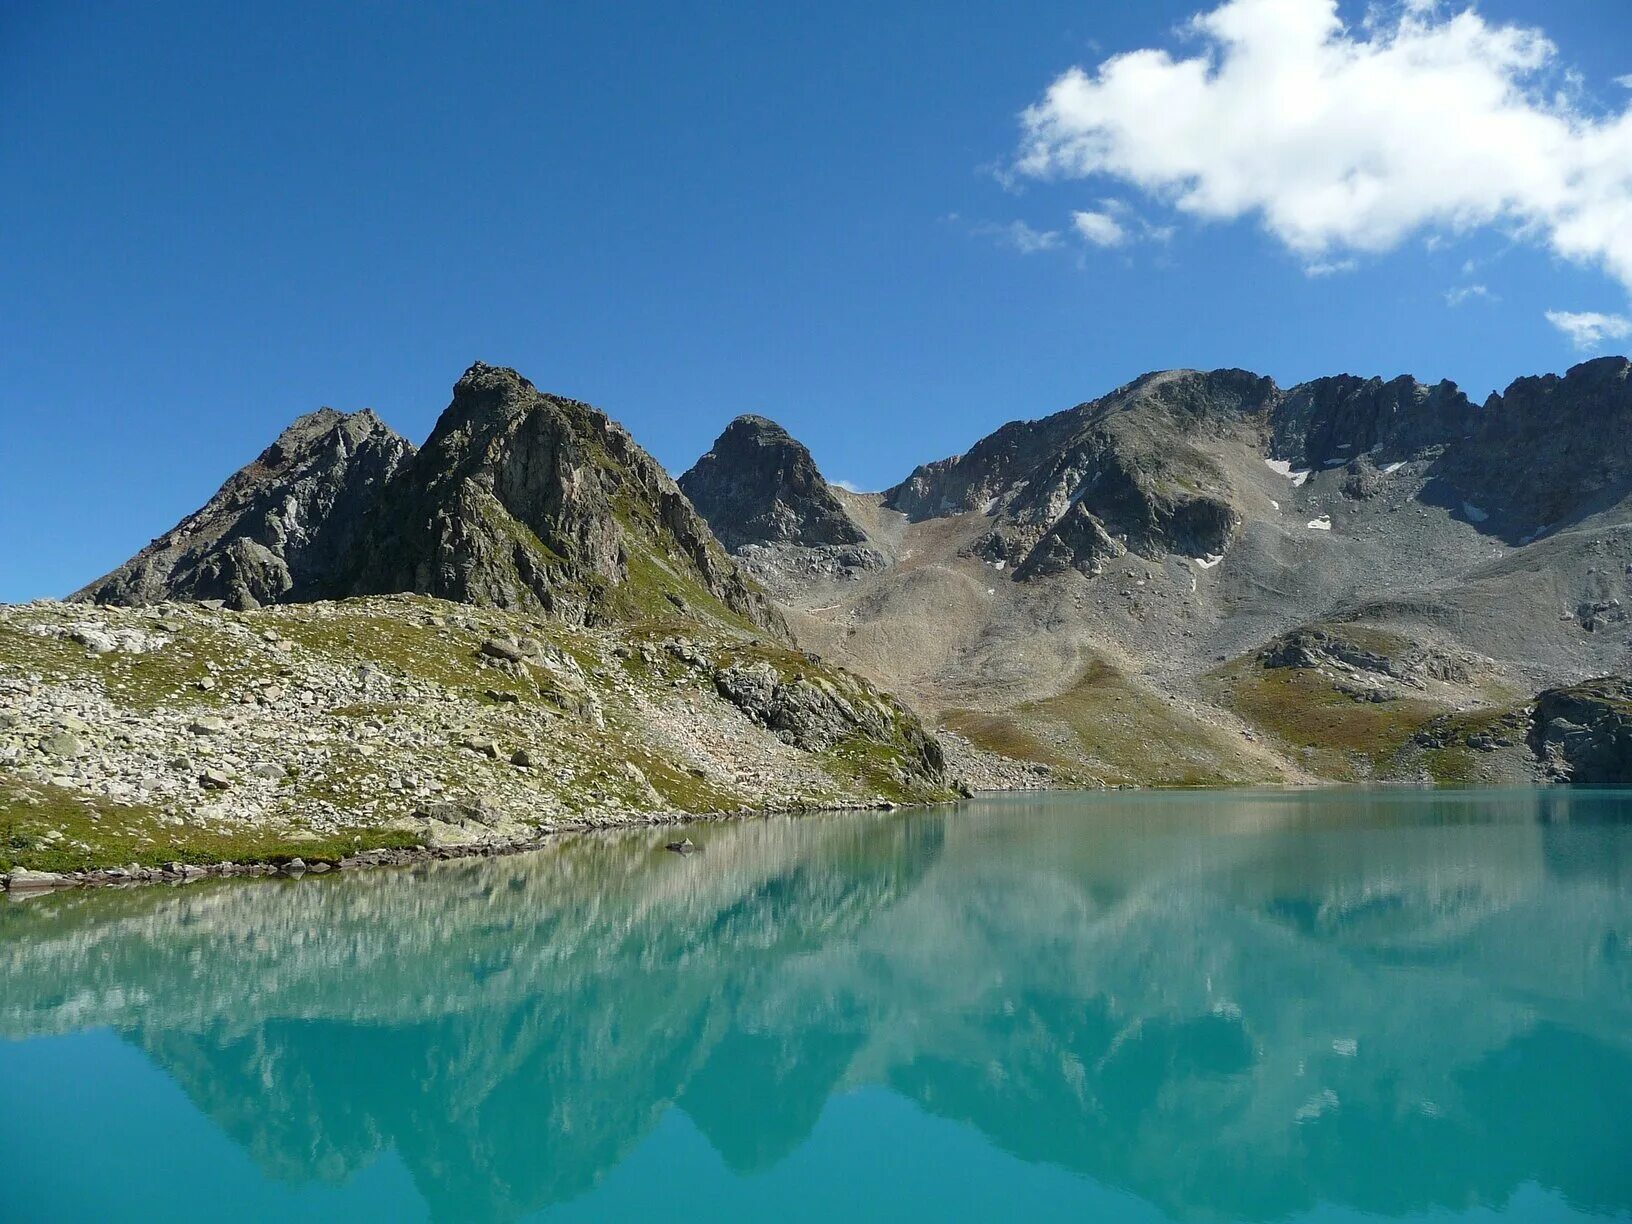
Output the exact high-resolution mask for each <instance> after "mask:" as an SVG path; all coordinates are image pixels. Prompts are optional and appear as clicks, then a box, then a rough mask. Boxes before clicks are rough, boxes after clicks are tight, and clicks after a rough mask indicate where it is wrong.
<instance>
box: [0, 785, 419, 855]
mask: <svg viewBox="0 0 1632 1224" xmlns="http://www.w3.org/2000/svg"><path fill="white" fill-rule="evenodd" d="M419 840H420V838H419V837H418V835H417V834H416V833H415V832H413V831H411V830H406V829H402V828H395V827H390V826H382V825H375V824H356V825H352V826H348V827H346V828H343V829H339V830H328V831H325V832H321V833H320V832H316V831H313V830H311V829H309V828H306V827H303V826H302V825H300V824H299V823H298V822H291V823H287V824H277V825H273V826H266V827H257V828H253V829H244V828H231V827H222V826H219V825H215V824H210V823H206V822H198V821H187V820H177V819H175V818H173V817H166V816H165V815H164V814H163V813H161V812H159V811H157V810H155V809H153V808H151V807H147V806H143V805H138V804H125V803H116V802H113V801H111V800H108V799H104V798H100V797H95V796H86V795H81V794H77V793H75V792H73V791H69V790H65V789H63V788H61V787H56V786H52V785H50V784H49V783H36V782H25V781H22V780H19V779H15V778H9V777H7V776H5V775H4V774H0V872H5V871H9V870H11V869H12V868H13V867H28V868H30V869H32V870H35V871H56V872H71V871H90V870H95V869H98V868H107V867H123V866H126V865H128V864H130V863H136V864H138V865H139V866H142V867H158V866H161V865H162V864H164V863H169V862H181V863H195V864H199V865H203V864H208V863H278V862H287V861H288V860H290V859H292V858H295V857H299V858H302V859H304V860H305V861H306V862H308V863H311V862H329V863H334V862H338V861H339V860H340V859H342V858H344V857H346V856H347V855H349V854H355V853H357V852H358V851H359V850H375V849H385V848H390V847H399V846H412V845H417V844H418V843H419Z"/></svg>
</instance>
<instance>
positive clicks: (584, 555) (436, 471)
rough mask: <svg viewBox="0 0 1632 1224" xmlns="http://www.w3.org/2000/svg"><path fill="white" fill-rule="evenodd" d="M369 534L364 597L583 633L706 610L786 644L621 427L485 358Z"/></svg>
mask: <svg viewBox="0 0 1632 1224" xmlns="http://www.w3.org/2000/svg"><path fill="white" fill-rule="evenodd" d="M367 531H368V537H367V538H368V547H367V549H366V550H365V551H364V553H363V560H362V562H361V564H360V566H359V568H358V570H357V572H356V573H355V574H354V576H353V578H352V580H351V582H350V584H349V588H350V592H351V593H356V594H387V593H391V592H395V591H418V592H421V593H424V594H430V595H437V596H440V597H442V598H445V599H453V600H460V601H464V602H470V603H478V604H491V605H495V606H498V607H505V608H517V609H527V608H537V609H540V610H542V611H545V612H547V613H549V614H551V615H554V616H559V617H562V618H563V619H566V620H569V621H575V622H597V621H603V620H607V619H617V618H620V617H624V616H630V615H639V614H642V613H643V612H650V611H651V610H652V609H653V608H656V609H658V610H661V609H663V608H667V609H668V610H669V611H670V612H672V611H674V610H675V609H684V608H688V607H690V601H691V600H692V599H696V598H701V599H703V600H709V599H712V600H715V601H717V602H718V604H720V605H723V607H724V609H725V610H727V611H729V612H731V613H734V614H736V615H738V616H740V617H743V618H745V619H747V620H749V621H751V622H753V623H755V624H756V625H759V626H760V627H762V628H766V629H769V630H771V631H773V632H776V633H781V632H782V626H781V621H780V618H779V617H778V616H777V614H776V613H775V612H774V611H773V610H772V609H771V607H770V604H769V602H768V601H767V600H766V599H765V597H764V595H763V594H761V593H760V592H759V591H758V590H757V589H756V588H754V587H753V586H751V584H749V583H748V582H747V580H746V579H745V578H744V577H743V575H742V574H741V572H740V571H739V570H738V569H737V568H736V566H735V565H733V564H732V562H731V560H730V558H729V557H727V556H726V555H725V553H724V552H723V550H722V549H721V548H720V546H719V544H718V543H717V542H716V541H715V540H714V538H713V536H712V535H711V534H710V533H709V530H708V525H707V524H706V523H705V522H704V521H703V520H702V518H701V517H700V516H699V515H698V514H697V512H696V511H695V510H694V509H692V507H691V505H690V504H689V503H688V502H687V501H686V499H685V496H684V495H683V494H682V493H681V492H680V490H679V488H678V487H677V486H676V485H675V483H674V481H673V480H672V479H670V477H669V475H668V474H667V473H666V472H665V471H664V470H663V468H662V467H661V466H660V465H659V464H658V463H657V461H656V460H654V459H653V458H652V457H651V456H650V455H648V454H647V453H646V452H645V451H644V450H642V449H641V448H640V447H639V446H638V445H636V444H635V442H634V440H633V439H632V438H631V437H630V436H629V434H628V432H627V431H626V430H624V429H623V427H622V426H620V425H618V424H616V423H615V422H614V421H612V420H611V419H610V418H609V417H607V416H606V414H605V413H603V412H601V411H599V410H598V409H596V408H593V407H591V406H590V405H588V404H585V403H582V402H580V401H578V400H573V399H567V398H564V397H561V396H555V395H547V394H545V393H543V392H540V391H539V390H538V389H537V388H536V387H535V386H534V385H533V384H532V383H531V382H529V381H528V380H527V379H525V378H523V377H522V376H521V375H520V374H518V373H516V371H514V370H510V369H505V368H503V367H498V366H490V365H486V364H485V363H481V362H478V363H476V364H475V365H473V366H471V367H470V369H469V370H467V371H466V372H465V374H464V375H463V377H461V378H460V379H459V381H458V383H457V384H455V386H454V390H453V400H452V402H451V403H450V404H449V405H448V408H447V409H446V411H444V412H443V414H442V416H441V418H440V419H439V420H438V421H437V423H436V427H435V428H434V429H433V430H432V432H431V436H430V438H429V439H427V440H426V443H425V446H424V448H423V449H422V450H421V451H420V453H419V455H418V456H416V458H415V461H414V463H413V464H411V465H410V466H409V467H408V468H407V469H405V470H404V472H403V473H402V475H401V477H400V478H399V479H397V480H395V481H393V482H392V484H391V485H390V487H389V488H387V489H386V490H385V491H384V494H383V496H382V498H381V499H380V501H379V503H378V504H377V505H376V506H375V507H374V508H373V510H372V512H371V514H370V521H369V524H368V528H367ZM654 601H655V602H654ZM648 605H651V606H648Z"/></svg>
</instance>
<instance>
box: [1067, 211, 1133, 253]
mask: <svg viewBox="0 0 1632 1224" xmlns="http://www.w3.org/2000/svg"><path fill="white" fill-rule="evenodd" d="M1071 224H1072V225H1074V226H1076V227H1077V233H1078V234H1080V235H1081V236H1082V237H1083V239H1084V240H1085V241H1088V242H1091V243H1093V244H1094V245H1095V246H1102V247H1114V246H1121V245H1122V244H1123V243H1124V242H1126V241H1127V240H1128V231H1127V230H1125V229H1123V228H1122V223H1121V222H1120V221H1118V220H1117V219H1116V218H1115V217H1113V216H1111V214H1110V213H1108V212H1074V213H1072V214H1071Z"/></svg>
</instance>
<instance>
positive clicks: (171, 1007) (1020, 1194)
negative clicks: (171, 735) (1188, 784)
mask: <svg viewBox="0 0 1632 1224" xmlns="http://www.w3.org/2000/svg"><path fill="white" fill-rule="evenodd" d="M691 835H692V836H693V837H694V839H695V840H697V841H698V842H699V844H701V845H702V846H703V847H704V851H703V853H702V854H700V855H697V856H694V857H692V858H689V859H682V858H679V857H677V856H675V855H672V854H667V853H664V852H663V851H662V850H661V846H662V843H663V842H664V841H666V840H669V838H670V837H671V836H672V834H668V833H665V832H663V831H642V832H639V833H634V834H623V835H617V836H597V837H585V838H581V839H577V840H573V841H565V842H562V843H561V844H560V845H558V846H555V847H553V848H551V849H549V850H547V851H544V852H541V853H538V854H534V855H530V856H525V857H517V858H508V859H499V860H490V861H484V862H464V863H447V864H440V865H437V866H435V867H432V868H426V869H424V870H418V871H415V872H412V873H389V872H371V873H358V874H354V875H346V876H330V877H325V878H321V879H308V880H305V881H301V882H298V883H282V882H270V883H269V882H215V883H208V884H199V885H192V886H190V887H187V888H184V889H174V890H172V889H157V888H144V889H136V890H131V891H127V892H100V893H75V894H68V895H57V896H51V897H41V898H37V899H34V900H30V901H26V902H11V903H9V904H8V903H5V902H3V901H0V1085H3V1088H4V1092H5V1097H6V1102H7V1104H6V1108H5V1109H4V1110H0V1159H3V1168H4V1170H5V1173H4V1180H3V1182H0V1217H4V1218H16V1219H21V1218H38V1219H53V1220H75V1219H97V1218H110V1217H115V1216H117V1217H119V1218H124V1219H154V1220H159V1219H164V1220H175V1219H219V1218H232V1219H234V1220H236V1221H250V1220H271V1219H289V1218H301V1219H346V1220H402V1219H422V1218H436V1219H444V1220H467V1219H468V1220H510V1219H519V1218H543V1219H561V1220H605V1219H644V1220H651V1219H679V1218H701V1217H707V1218H710V1219H715V1220H736V1219H741V1220H759V1219H766V1218H774V1219H777V1220H779V1221H802V1220H824V1219H833V1218H842V1219H845V1220H847V1221H851V1220H866V1219H902V1218H924V1219H945V1220H990V1219H1067V1218H1070V1219H1080V1218H1084V1217H1087V1218H1093V1219H1101V1220H1135V1221H1161V1220H1196V1221H1201V1220H1206V1221H1230V1220H1252V1221H1259V1220H1266V1221H1267V1220H1283V1219H1297V1220H1319V1221H1348V1220H1359V1219H1362V1218H1364V1219H1376V1218H1379V1217H1381V1218H1388V1219H1395V1218H1400V1219H1405V1218H1410V1219H1434V1220H1449V1219H1458V1220H1461V1219H1467V1220H1496V1219H1512V1220H1546V1221H1562V1220H1572V1219H1581V1218H1617V1219H1629V1218H1632V792H1610V791H1595V792H1573V793H1572V792H1565V791H1556V790H1555V791H1546V792H1529V791H1507V792H1490V793H1455V794H1449V795H1447V794H1432V793H1424V792H1415V791H1411V792H1399V793H1381V792H1365V791H1343V792H1324V793H1318V794H1311V795H1297V794H1274V795H1264V794H1244V793H1211V794H1205V793H1203V794H1180V795H1165V796H1164V795H1153V796H1144V795H1139V796H1130V795H1096V796H1047V797H1042V798H1005V799H1001V800H995V801H989V802H988V801H976V802H971V803H967V804H964V805H961V806H960V807H958V808H956V809H948V810H946V811H937V812H930V813H911V814H896V815H892V816H875V815H868V816H833V817H806V818H803V819H800V820H772V821H762V822H751V823H745V824H738V825H730V826H719V827H702V828H701V829H700V830H699V829H694V830H693V831H692V834H691Z"/></svg>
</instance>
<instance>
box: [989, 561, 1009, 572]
mask: <svg viewBox="0 0 1632 1224" xmlns="http://www.w3.org/2000/svg"><path fill="white" fill-rule="evenodd" d="M1007 564H1008V562H1007V561H993V562H992V568H993V569H995V570H1000V569H1002V568H1003V567H1004V566H1005V565H1007Z"/></svg>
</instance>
